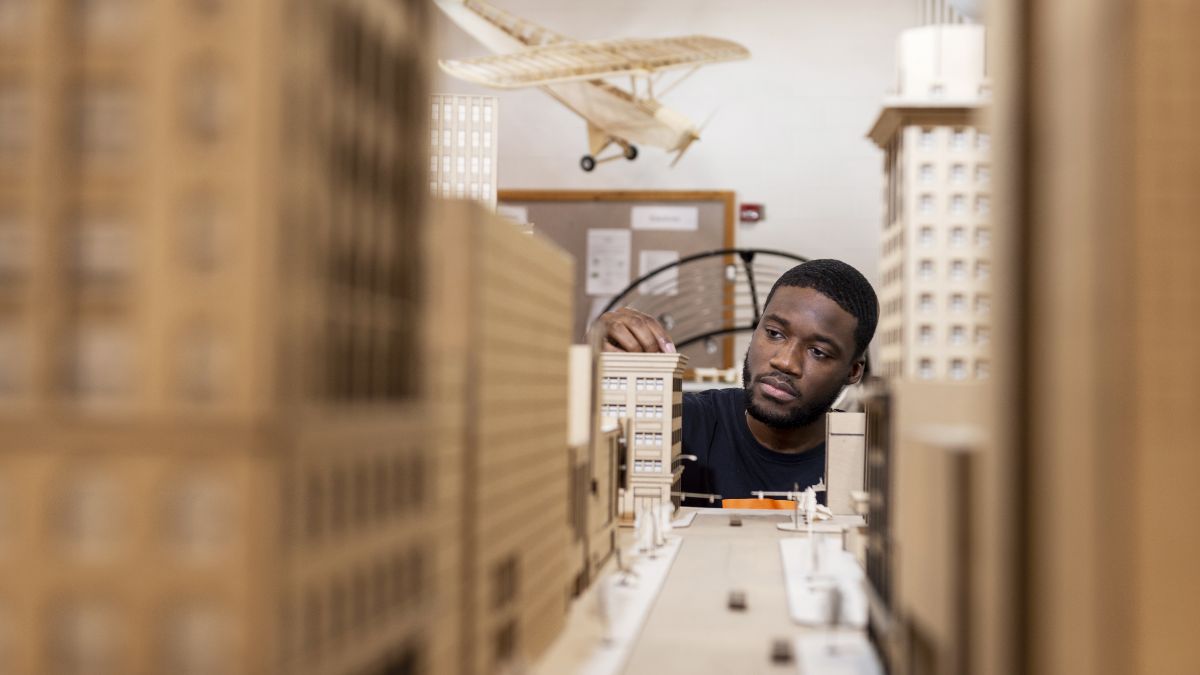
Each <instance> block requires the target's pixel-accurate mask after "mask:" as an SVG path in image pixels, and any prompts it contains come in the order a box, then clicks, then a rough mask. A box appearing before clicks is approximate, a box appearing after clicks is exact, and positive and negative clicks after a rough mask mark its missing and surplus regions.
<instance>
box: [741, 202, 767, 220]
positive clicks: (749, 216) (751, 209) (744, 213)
mask: <svg viewBox="0 0 1200 675" xmlns="http://www.w3.org/2000/svg"><path fill="white" fill-rule="evenodd" d="M739 211H740V214H741V215H740V219H741V221H742V222H743V223H757V222H758V221H760V220H762V219H764V218H766V217H767V210H766V209H765V208H763V205H762V204H742V206H741V208H740V209H739Z"/></svg>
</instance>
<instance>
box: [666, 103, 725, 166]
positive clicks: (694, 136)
mask: <svg viewBox="0 0 1200 675" xmlns="http://www.w3.org/2000/svg"><path fill="white" fill-rule="evenodd" d="M720 109H721V108H720V106H718V107H716V108H713V111H712V112H710V113H709V114H708V117H706V118H705V119H704V123H703V124H701V125H700V128H699V129H697V130H695V131H690V130H689V131H688V132H687V136H686V137H685V138H684V140H683V142H681V143H680V144H679V148H678V150H679V154H677V155H675V159H674V160H672V161H671V168H675V165H676V164H678V163H679V160H681V159H683V153H685V152H687V149H688V148H690V147H692V143H695V142H696V141H698V140H700V134H701V133H703V132H704V128H705V127H707V126H708V123H709V122H711V121H713V118H714V117H716V116H717V111H718V110H720Z"/></svg>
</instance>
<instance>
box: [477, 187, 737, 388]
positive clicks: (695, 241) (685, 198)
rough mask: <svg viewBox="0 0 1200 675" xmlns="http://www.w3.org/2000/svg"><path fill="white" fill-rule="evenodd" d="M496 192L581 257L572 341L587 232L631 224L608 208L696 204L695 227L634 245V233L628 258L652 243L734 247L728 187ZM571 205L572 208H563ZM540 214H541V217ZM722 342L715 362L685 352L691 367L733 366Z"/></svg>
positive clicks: (579, 312)
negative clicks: (696, 223) (615, 215)
mask: <svg viewBox="0 0 1200 675" xmlns="http://www.w3.org/2000/svg"><path fill="white" fill-rule="evenodd" d="M497 196H498V202H499V203H500V204H502V205H512V206H523V207H525V208H526V209H528V213H529V216H530V221H531V222H532V223H533V224H534V228H535V230H536V231H538V232H539V233H541V234H543V235H545V236H547V237H548V238H550V239H551V240H553V241H555V243H557V244H558V245H559V246H562V247H563V248H564V249H566V250H567V251H568V252H569V253H571V255H573V256H575V258H576V260H577V261H580V262H579V264H577V265H576V291H575V302H576V335H575V339H576V340H577V341H582V340H583V333H584V331H586V327H587V326H586V324H587V317H588V314H589V311H590V309H591V304H592V302H593V299H594V298H593V297H592V296H589V295H587V289H586V280H585V279H584V275H585V269H586V267H587V266H586V264H584V262H583V261H585V258H586V253H587V249H586V241H587V231H588V230H590V229H592V228H599V227H603V228H621V227H626V228H628V227H631V226H630V219H629V218H628V217H623V218H620V219H614V218H612V214H613V209H612V208H611V207H612V206H619V205H623V204H628V205H629V206H630V208H632V207H633V206H637V205H649V204H654V203H662V204H668V205H679V204H689V203H690V204H696V205H698V206H699V207H701V215H700V224H699V229H698V230H697V231H695V232H653V233H650V232H645V231H639V232H641V233H642V235H643V236H644V237H645V236H646V235H652V236H650V237H647V238H646V240H647V241H653V245H651V246H639V245H638V241H637V237H635V241H634V248H633V252H632V255H633V256H636V255H637V252H638V251H639V250H641V249H643V248H652V247H653V246H669V247H670V248H671V249H673V250H678V251H679V253H680V255H681V256H683V255H688V254H691V253H699V252H702V251H708V250H715V249H722V248H732V247H733V246H734V245H735V244H734V238H735V234H734V223H735V213H736V206H737V195H736V193H734V192H732V191H728V190H500V191H499V192H498V195H497ZM572 205H574V207H575V208H569V209H564V208H563V207H571V206H572ZM545 207H549V208H545ZM596 207H599V208H596ZM548 212H555V213H553V214H551V213H548ZM539 215H541V216H544V217H543V218H542V219H541V220H540V221H539ZM546 216H549V217H548V218H547V217H546ZM730 262H732V260H731V261H730ZM636 277H637V274H636V271H635V270H631V275H630V279H629V280H630V281H631V282H632V281H633V280H634V279H635V278H636ZM732 292H733V291H732V288H730V289H727V291H726V293H728V294H729V295H728V296H727V297H726V298H725V300H726V306H729V305H730V304H731V300H732ZM730 311H732V310H730ZM732 318H733V317H732V316H730V317H728V319H730V320H732ZM721 343H722V349H721V355H720V359H719V362H709V363H706V362H705V359H704V358H699V359H698V358H696V357H697V355H696V354H689V358H690V365H691V366H692V367H695V366H705V365H711V366H716V367H722V368H730V367H732V366H733V364H734V338H733V336H726V337H724V338H722V340H721Z"/></svg>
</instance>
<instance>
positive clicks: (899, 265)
mask: <svg viewBox="0 0 1200 675" xmlns="http://www.w3.org/2000/svg"><path fill="white" fill-rule="evenodd" d="M897 51H898V54H897V60H898V63H899V65H898V68H897V79H898V81H897V83H896V91H895V92H894V94H892V95H891V96H889V97H888V98H887V99H886V100H885V103H884V107H883V111H882V112H881V113H880V114H879V117H878V119H877V120H876V121H875V125H874V127H872V129H871V131H870V134H869V136H870V138H871V140H873V141H874V142H875V143H876V144H877V145H878V146H879V147H880V148H882V149H883V150H884V158H885V164H884V174H885V185H886V194H885V220H884V226H883V236H882V239H883V250H882V255H881V257H880V280H881V283H880V292H879V302H880V310H881V311H880V318H879V328H878V331H877V332H876V335H877V337H876V340H875V343H876V347H875V349H876V351H877V353H878V358H879V363H880V369H879V372H880V374H882V375H885V376H891V377H908V378H917V379H923V380H929V379H937V380H978V379H985V378H987V377H988V375H989V372H990V368H991V364H990V360H989V357H988V351H989V350H988V346H987V345H988V342H989V340H990V336H991V326H992V324H991V317H990V313H991V302H992V299H991V294H990V293H989V291H988V288H989V283H988V277H989V274H990V271H991V264H992V259H991V251H990V249H991V218H990V215H989V214H990V212H991V199H992V194H991V171H992V169H991V166H992V165H991V150H990V145H991V140H990V138H991V137H990V135H989V133H988V132H987V131H986V130H985V129H983V128H981V127H980V126H979V121H978V119H977V113H978V111H979V110H980V109H981V108H982V107H983V106H985V105H986V104H987V102H988V101H990V99H991V83H990V80H989V77H988V74H987V71H986V68H985V66H986V59H985V58H984V29H983V27H982V26H977V25H932V26H923V27H920V28H913V29H910V30H906V31H904V33H902V34H901V36H900V38H899V40H898V43H897Z"/></svg>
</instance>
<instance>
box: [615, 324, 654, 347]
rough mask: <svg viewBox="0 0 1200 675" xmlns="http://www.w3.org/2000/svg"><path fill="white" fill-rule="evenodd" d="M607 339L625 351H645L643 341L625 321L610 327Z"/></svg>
mask: <svg viewBox="0 0 1200 675" xmlns="http://www.w3.org/2000/svg"><path fill="white" fill-rule="evenodd" d="M607 341H608V342H609V343H611V344H613V345H614V346H616V347H617V348H618V349H620V350H621V351H624V352H641V351H645V350H644V349H642V343H641V342H639V341H638V339H637V338H636V337H635V336H634V335H633V333H632V332H630V330H629V327H628V326H626V325H625V324H623V323H614V324H612V325H610V326H609V327H608V336H607Z"/></svg>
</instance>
